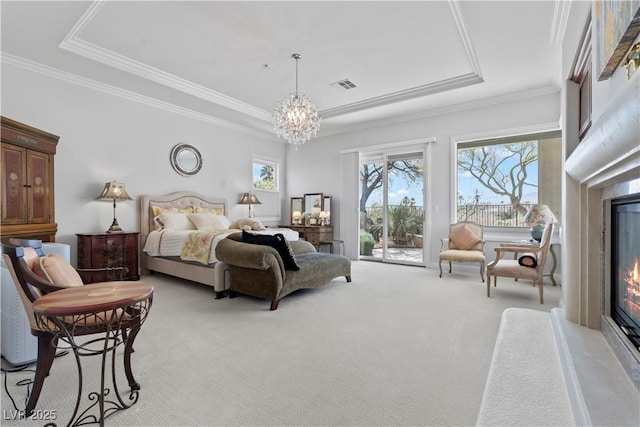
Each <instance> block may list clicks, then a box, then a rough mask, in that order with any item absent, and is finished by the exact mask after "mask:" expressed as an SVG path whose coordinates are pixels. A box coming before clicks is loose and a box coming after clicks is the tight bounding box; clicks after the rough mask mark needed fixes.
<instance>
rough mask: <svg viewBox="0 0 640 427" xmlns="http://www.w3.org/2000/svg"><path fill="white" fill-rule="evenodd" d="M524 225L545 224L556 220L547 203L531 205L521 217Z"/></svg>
mask: <svg viewBox="0 0 640 427" xmlns="http://www.w3.org/2000/svg"><path fill="white" fill-rule="evenodd" d="M522 221H523V222H524V223H525V224H526V225H538V224H546V223H548V222H558V219H557V218H556V216H555V215H554V214H553V211H552V210H551V208H550V207H549V206H547V205H542V204H535V205H531V207H530V208H529V212H527V214H526V215H525V216H524V218H522Z"/></svg>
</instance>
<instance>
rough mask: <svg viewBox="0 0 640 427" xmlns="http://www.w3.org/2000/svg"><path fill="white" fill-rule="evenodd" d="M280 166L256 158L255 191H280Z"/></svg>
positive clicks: (254, 161) (254, 165) (254, 172)
mask: <svg viewBox="0 0 640 427" xmlns="http://www.w3.org/2000/svg"><path fill="white" fill-rule="evenodd" d="M278 166H279V165H278V163H277V162H273V161H269V160H263V159H257V158H254V159H253V188H254V189H255V190H265V191H278V190H279V185H278V181H279V180H278V173H279V167H278Z"/></svg>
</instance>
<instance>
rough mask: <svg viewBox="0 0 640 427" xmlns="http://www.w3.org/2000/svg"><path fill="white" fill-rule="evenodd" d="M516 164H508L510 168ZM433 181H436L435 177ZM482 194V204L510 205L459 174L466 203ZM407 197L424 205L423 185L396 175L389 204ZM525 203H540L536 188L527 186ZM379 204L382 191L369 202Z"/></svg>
mask: <svg viewBox="0 0 640 427" xmlns="http://www.w3.org/2000/svg"><path fill="white" fill-rule="evenodd" d="M513 164H514V161H512V162H511V164H508V163H507V164H506V166H507V167H510V166H511V165H513ZM527 173H528V175H529V177H530V180H531V181H533V182H537V181H538V162H537V161H536V162H534V163H532V164H531V165H530V166H529V168H528V171H527ZM433 179H436V178H435V177H434V178H433ZM432 185H440V183H438V184H436V183H432ZM476 190H477V191H478V193H479V194H480V203H485V204H502V203H509V198H508V197H506V196H498V195H497V194H495V193H493V192H492V191H491V190H489V189H488V188H486V187H484V186H483V185H482V184H480V183H479V182H478V181H477V180H476V179H475V178H473V177H472V176H471V175H470V174H469V173H468V172H460V173H459V174H458V193H459V194H461V195H462V196H463V197H464V199H465V201H467V200H468V201H469V202H471V201H473V197H474V195H475V191H476ZM405 196H407V197H409V198H415V200H416V205H418V206H421V205H422V204H423V203H422V183H421V182H420V183H413V182H410V181H408V180H407V179H404V178H403V177H402V175H395V176H394V178H393V179H392V182H391V185H390V186H389V204H390V205H398V204H400V202H401V201H402V199H403V198H404V197H405ZM522 200H523V202H531V203H536V202H537V201H538V191H537V188H536V187H531V186H525V189H524V194H523V198H522ZM375 202H377V203H378V204H379V205H381V204H382V189H379V190H377V191H376V192H374V193H373V194H372V195H371V196H370V197H369V200H368V201H367V206H371V205H372V204H373V203H375Z"/></svg>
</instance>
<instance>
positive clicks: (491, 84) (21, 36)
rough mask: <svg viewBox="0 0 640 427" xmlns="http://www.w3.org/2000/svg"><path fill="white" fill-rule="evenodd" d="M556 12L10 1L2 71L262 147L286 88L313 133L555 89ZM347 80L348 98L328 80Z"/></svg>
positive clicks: (545, 5) (520, 4)
mask: <svg viewBox="0 0 640 427" xmlns="http://www.w3.org/2000/svg"><path fill="white" fill-rule="evenodd" d="M569 7H570V2H563V1H557V2H556V1H495V2H487V1H408V2H402V1H372V2H368V1H354V2H349V1H340V2H338V1H304V2H297V1H284V2H276V1H258V2H248V1H233V2H232V1H228V2H224V1H194V2H189V1H157V2H156V1H98V2H83V1H69V2H59V1H52V2H49V1H44V2H31V1H28V2H24V1H17V2H12V1H6V0H3V1H2V2H1V3H0V13H1V15H2V39H1V40H2V62H3V64H11V65H16V66H19V67H22V68H25V69H28V70H32V71H35V72H39V73H42V74H46V75H50V76H53V77H55V78H58V79H62V80H66V81H69V82H72V83H74V84H79V85H84V86H87V87H91V88H93V89H95V90H100V91H103V92H108V93H112V94H114V95H117V96H122V97H125V98H130V99H133V100H135V101H138V102H144V103H147V104H150V105H153V106H155V107H158V108H164V109H168V110H170V111H173V112H176V113H178V114H184V115H188V116H192V117H195V118H197V119H199V120H205V121H208V122H212V123H216V124H219V125H222V126H226V127H229V128H234V129H237V130H240V131H242V132H247V133H250V134H256V135H258V136H261V137H267V138H275V136H274V134H273V131H272V124H271V116H272V113H273V110H274V109H275V107H276V106H277V104H278V103H279V102H280V101H281V100H282V99H283V98H285V97H286V96H287V95H288V94H289V93H291V92H293V91H294V90H295V60H294V59H293V58H292V54H294V53H299V54H301V55H302V59H301V60H300V62H299V92H300V93H301V94H304V95H306V96H307V97H308V98H310V99H311V100H312V101H313V102H314V103H315V104H316V105H317V106H318V108H319V110H320V114H321V116H322V123H321V127H320V132H319V136H323V135H330V134H336V133H341V132H346V131H350V130H354V129H358V128H363V127H368V126H372V125H376V124H382V123H392V122H397V121H403V120H407V119H413V118H419V117H424V116H429V115H435V114H439V113H442V112H446V111H453V110H456V109H464V108H469V107H477V106H481V105H488V104H491V103H495V102H500V101H504V100H508V99H516V98H524V97H529V96H535V95H539V94H545V93H553V92H557V91H559V88H560V81H559V76H560V73H561V61H560V44H559V42H558V40H559V39H561V35H562V34H561V33H562V30H563V26H564V22H563V18H564V19H566V15H567V14H568V13H567V12H568V8H569ZM345 79H348V80H349V81H351V82H352V83H353V84H355V86H356V87H355V88H353V89H349V90H345V89H343V88H341V87H340V86H339V85H336V84H335V83H337V82H339V81H342V80H345Z"/></svg>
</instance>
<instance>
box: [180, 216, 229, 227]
mask: <svg viewBox="0 0 640 427" xmlns="http://www.w3.org/2000/svg"><path fill="white" fill-rule="evenodd" d="M187 217H188V218H189V220H190V221H191V222H192V223H193V225H194V226H195V227H196V229H198V230H226V229H227V228H229V224H230V222H229V220H228V219H227V217H226V216H224V215H216V214H215V213H213V212H202V213H192V214H188V215H187Z"/></svg>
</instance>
